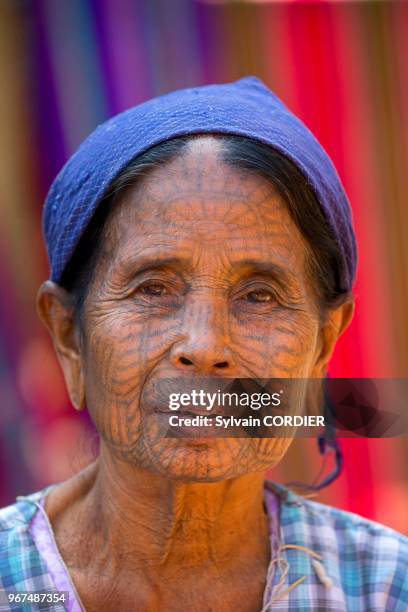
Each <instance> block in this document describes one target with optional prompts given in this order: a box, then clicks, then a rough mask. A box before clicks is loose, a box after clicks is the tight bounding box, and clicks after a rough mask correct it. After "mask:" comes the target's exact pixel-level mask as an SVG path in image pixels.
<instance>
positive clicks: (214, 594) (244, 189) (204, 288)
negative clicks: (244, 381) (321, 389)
mask: <svg viewBox="0 0 408 612" xmlns="http://www.w3.org/2000/svg"><path fill="white" fill-rule="evenodd" d="M44 228H45V238H46V244H47V248H48V253H49V258H50V263H51V280H49V281H47V282H45V283H44V284H43V285H42V287H41V288H40V290H39V295H38V310H39V314H40V317H41V319H42V320H43V322H44V323H45V325H46V326H47V328H48V330H49V332H50V334H51V337H52V340H53V343H54V347H55V350H56V353H57V356H58V359H59V362H60V364H61V367H62V370H63V372H64V376H65V381H66V385H67V389H68V392H69V395H70V398H71V401H72V403H73V405H74V406H75V407H76V408H77V409H78V410H82V409H85V408H86V409H87V410H88V411H89V414H90V416H91V419H92V421H93V423H94V424H95V427H96V429H97V430H98V432H99V436H100V450H99V454H98V457H97V458H96V460H95V461H94V462H93V463H92V464H91V465H89V466H88V467H87V468H86V469H85V470H84V471H82V472H81V473H79V474H78V475H77V476H75V477H74V478H72V479H71V480H68V481H67V482H63V483H61V484H58V485H53V486H51V487H48V488H47V489H46V490H44V491H41V492H39V493H36V494H33V495H30V496H28V497H22V498H19V499H18V501H17V503H16V504H14V505H12V506H10V507H8V508H5V509H4V510H2V511H1V512H0V586H1V588H2V589H3V591H5V592H6V593H5V594H4V600H3V604H5V605H4V607H3V608H2V609H5V610H9V609H16V610H32V609H40V607H41V604H40V603H38V601H39V599H38V598H41V597H42V595H41V594H43V593H45V592H46V591H47V590H51V591H53V594H52V597H53V599H52V597H51V596H48V597H49V599H48V601H50V602H51V603H49V604H48V606H50V608H48V609H52V610H63V609H66V610H70V611H78V610H87V611H101V610H102V611H106V612H109V611H112V612H113V611H115V612H116V611H118V610H120V611H122V610H123V611H133V610H135V611H139V610H143V611H144V610H146V611H159V610H163V611H169V612H172V611H177V612H179V611H187V610H188V611H192V610H194V611H200V612H201V611H203V612H204V611H210V610H211V611H214V612H215V611H216V612H231V611H234V612H238V611H240V612H241V611H242V612H255V611H257V612H259V611H261V610H263V611H265V610H275V609H276V610H278V609H280V610H300V609H303V610H315V611H316V610H322V611H323V610H334V611H336V612H340V611H342V610H353V611H357V610H361V611H362V610H371V611H374V610H400V611H402V610H407V609H408V581H407V572H406V568H407V562H408V546H407V539H406V538H404V537H403V536H402V535H399V534H397V533H396V532H394V531H392V530H391V529H388V528H386V527H383V526H381V525H379V524H376V523H373V522H371V521H368V520H366V519H363V518H361V517H359V516H356V515H352V514H349V513H346V512H343V511H339V510H336V509H333V508H330V507H328V506H324V505H322V504H319V503H316V502H314V501H310V500H309V501H308V500H305V499H304V498H302V497H300V496H298V495H295V494H294V493H293V492H291V491H290V490H289V489H287V488H284V487H282V486H278V485H274V484H271V483H266V482H265V471H266V470H267V469H271V468H273V466H275V465H276V464H277V463H279V461H281V460H282V459H283V458H284V456H285V453H286V451H287V449H288V447H289V445H290V443H291V438H288V437H268V438H260V437H238V438H234V437H230V438H228V437H223V436H207V435H204V434H205V432H204V431H203V430H204V429H206V428H205V427H204V428H203V427H200V426H199V427H197V428H194V427H193V428H192V430H191V432H190V434H189V435H187V434H186V435H179V436H168V435H163V431H164V429H165V428H163V423H166V422H167V423H168V420H169V411H168V409H167V410H166V407H165V406H164V405H163V403H162V401H161V400H160V401H159V399H157V398H158V397H159V395H160V394H159V393H158V391H157V389H159V388H160V384H161V383H162V382H163V381H165V380H169V379H171V380H172V381H177V380H180V381H181V380H182V379H183V380H184V379H186V378H187V379H188V378H190V379H191V380H194V379H195V378H196V377H197V378H199V377H201V378H205V379H210V380H211V379H227V378H234V379H236V378H249V379H272V378H285V379H286V378H294V379H306V378H318V379H324V377H325V375H326V372H327V367H328V363H329V360H330V357H331V355H332V353H333V350H334V347H335V344H336V341H337V339H338V337H339V336H340V334H341V333H342V332H343V331H344V330H345V329H346V328H347V326H348V324H349V323H350V320H351V318H352V314H353V307H354V306H353V298H352V286H353V280H354V275H355V269H356V248H355V240H354V232H353V226H352V220H351V211H350V208H349V205H348V202H347V198H346V196H345V194H344V191H343V188H342V186H341V183H340V181H339V178H338V176H337V174H336V171H335V170H334V168H333V166H332V164H331V162H330V160H329V159H328V157H327V155H326V153H325V152H324V151H323V149H322V148H321V146H320V145H319V144H318V143H317V141H316V140H315V138H314V137H313V136H312V135H311V134H310V132H309V131H308V130H307V129H306V128H305V126H304V125H303V124H302V123H301V122H300V121H299V120H298V119H297V118H295V117H294V116H293V115H292V114H291V113H290V112H289V111H288V109H287V108H285V106H284V105H283V104H282V103H281V102H280V101H279V99H278V98H276V96H275V95H274V94H273V93H272V92H271V91H269V90H268V89H267V88H266V87H265V86H264V85H263V83H262V82H260V81H259V80H258V79H255V78H246V79H242V80H240V81H238V82H236V83H233V84H226V85H221V86H219V85H217V86H207V87H201V88H195V89H189V90H183V91H177V92H174V93H172V94H169V95H166V96H163V97H160V98H157V99H154V100H151V101H149V102H147V103H145V104H142V105H140V106H137V107H135V108H132V109H130V110H129V111H127V112H125V113H123V114H121V115H119V116H117V117H114V118H113V119H111V120H110V121H108V122H107V123H105V124H103V125H102V126H99V127H98V128H97V130H96V131H95V132H94V133H93V134H92V135H91V136H89V138H88V139H87V140H86V141H85V142H84V143H83V144H82V146H81V147H80V148H79V150H78V151H77V152H76V154H75V155H74V156H73V157H72V158H71V159H70V160H69V161H68V163H67V165H66V166H65V167H64V169H63V170H62V172H61V173H60V175H59V176H58V177H57V178H56V180H55V182H54V184H53V186H52V188H51V190H50V193H49V196H48V199H47V202H46V205H45V211H44ZM155 398H156V399H155ZM156 400H157V401H156ZM188 411H189V413H190V416H193V415H194V414H195V413H196V414H199V410H196V412H195V411H194V407H191V406H190V407H189V409H188ZM207 429H208V427H207ZM20 592H25V593H26V601H24V602H23V598H24V594H21V593H20ZM32 592H35V593H36V594H37V595H38V598H37V600H34V599H33V597H31V600H29V599H28V597H29V595H30V593H31V595H32ZM27 593H28V595H27ZM13 601H14V603H13ZM45 601H47V600H45ZM27 602H29V603H27ZM42 605H43V606H44V605H45V603H43V604H42ZM13 606H14V607H13ZM36 606H37V608H36Z"/></svg>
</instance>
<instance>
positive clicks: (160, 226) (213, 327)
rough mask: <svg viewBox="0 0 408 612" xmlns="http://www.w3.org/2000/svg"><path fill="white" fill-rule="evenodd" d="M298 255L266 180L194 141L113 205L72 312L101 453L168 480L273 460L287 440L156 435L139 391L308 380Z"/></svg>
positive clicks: (314, 318)
mask: <svg viewBox="0 0 408 612" xmlns="http://www.w3.org/2000/svg"><path fill="white" fill-rule="evenodd" d="M306 257H307V245H306V243H305V241H304V239H303V238H302V235H301V233H300V231H299V230H298V229H297V227H296V225H295V223H294V222H293V221H292V219H291V217H290V215H289V213H288V210H287V207H286V205H285V203H284V201H283V199H282V198H281V197H280V196H279V195H278V193H277V191H276V190H275V189H274V188H273V186H272V185H271V184H270V182H268V181H266V180H264V179H262V178H260V177H258V176H256V175H255V174H254V173H251V172H248V171H244V170H239V169H236V168H233V167H230V166H228V165H226V164H224V163H223V162H222V161H221V157H220V145H219V144H218V142H217V140H216V139H215V138H211V137H205V138H198V139H195V140H193V141H192V142H191V143H190V144H189V145H188V148H187V150H186V152H185V153H184V154H183V155H182V156H181V157H179V158H178V159H176V160H174V161H171V162H169V163H167V164H166V165H163V166H162V167H159V168H156V169H154V170H153V171H151V172H150V173H149V174H148V175H147V176H145V177H144V178H143V179H142V180H141V181H139V182H138V184H137V185H136V186H134V187H132V188H130V189H129V190H128V191H127V192H126V193H125V194H124V195H123V197H122V199H121V200H120V201H119V202H118V203H117V206H116V207H115V209H114V210H113V212H112V215H111V217H110V219H109V222H108V227H107V228H106V232H105V236H104V249H103V254H102V256H101V258H100V261H99V263H98V267H97V270H96V274H95V279H94V282H93V284H92V287H91V288H90V291H89V294H88V297H87V300H86V304H85V312H84V321H85V341H84V347H83V354H82V356H81V357H82V362H83V370H84V379H85V394H86V403H87V406H88V410H89V411H90V414H91V417H92V419H93V421H94V423H95V424H96V427H97V429H98V431H99V432H100V434H101V437H102V441H103V444H104V445H105V447H106V449H108V450H109V451H110V452H112V453H115V455H117V456H118V457H120V458H122V459H124V460H125V461H126V462H128V463H130V464H133V465H140V466H143V467H146V468H148V469H151V470H154V471H156V472H158V473H161V474H165V475H167V476H168V477H169V478H180V479H186V480H197V481H199V480H202V481H204V480H207V481H211V480H218V479H224V478H231V477H234V476H238V475H240V474H244V473H246V472H250V471H259V470H262V469H264V468H267V467H271V466H273V465H274V464H276V463H277V462H278V461H279V460H280V459H281V458H282V456H283V455H284V453H285V451H286V450H287V448H288V446H289V444H290V440H288V439H282V438H275V439H263V440H261V439H225V438H212V439H208V440H207V441H203V440H198V441H197V440H194V439H180V438H177V439H175V438H163V437H162V436H161V435H159V433H158V432H159V429H160V427H159V424H158V422H157V419H158V418H159V417H158V415H157V414H156V413H155V412H154V410H152V406H151V402H149V401H147V400H145V398H146V397H149V390H151V389H153V388H154V386H155V385H157V383H158V382H160V380H162V379H164V378H169V377H172V378H174V377H176V378H177V377H180V378H181V377H186V376H187V377H189V376H204V377H205V376H206V377H208V376H210V377H211V376H213V377H218V378H223V377H227V378H231V377H240V378H251V377H256V378H275V377H276V378H280V377H282V378H287V377H289V378H292V377H293V378H303V377H307V376H314V375H316V371H315V368H316V355H317V349H318V344H319V313H318V309H317V305H316V297H315V294H314V290H313V283H312V281H311V279H310V277H309V275H308V273H307V268H306Z"/></svg>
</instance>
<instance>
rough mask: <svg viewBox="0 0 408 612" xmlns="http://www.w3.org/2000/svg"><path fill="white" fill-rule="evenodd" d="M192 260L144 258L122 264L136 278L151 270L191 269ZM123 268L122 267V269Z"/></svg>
mask: <svg viewBox="0 0 408 612" xmlns="http://www.w3.org/2000/svg"><path fill="white" fill-rule="evenodd" d="M190 264H191V260H190V259H189V258H188V257H160V256H152V255H149V256H142V257H135V258H131V259H127V260H125V261H124V262H122V266H123V268H125V269H126V271H128V272H131V274H132V275H133V276H134V275H136V274H142V273H143V272H148V271H149V270H157V269H159V268H173V269H175V270H181V269H185V268H186V267H189V265H190ZM122 266H121V267H122Z"/></svg>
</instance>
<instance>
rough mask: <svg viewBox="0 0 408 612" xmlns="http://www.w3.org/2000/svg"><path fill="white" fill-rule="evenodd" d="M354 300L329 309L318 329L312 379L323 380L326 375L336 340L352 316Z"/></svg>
mask: <svg viewBox="0 0 408 612" xmlns="http://www.w3.org/2000/svg"><path fill="white" fill-rule="evenodd" d="M354 306H355V303H354V298H353V297H351V298H350V299H349V300H348V301H347V302H345V303H344V304H341V305H340V306H337V307H336V308H331V309H330V310H329V311H328V312H327V314H326V317H325V319H324V322H323V324H322V326H321V328H320V338H319V344H318V349H317V354H316V360H315V364H314V367H313V372H312V375H311V377H312V378H323V377H324V376H325V375H326V372H327V368H328V365H329V361H330V359H331V357H332V355H333V352H334V348H335V346H336V342H337V340H338V339H339V338H340V336H341V335H342V334H343V333H344V332H345V331H346V329H347V328H348V326H349V325H350V323H351V321H352V319H353V315H354Z"/></svg>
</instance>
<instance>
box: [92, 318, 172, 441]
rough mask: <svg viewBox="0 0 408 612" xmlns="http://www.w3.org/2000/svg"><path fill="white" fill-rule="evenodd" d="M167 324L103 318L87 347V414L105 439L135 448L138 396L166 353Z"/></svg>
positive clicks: (138, 430)
mask: <svg viewBox="0 0 408 612" xmlns="http://www.w3.org/2000/svg"><path fill="white" fill-rule="evenodd" d="M170 331H171V330H170V329H169V323H168V322H166V321H162V322H160V324H158V322H157V320H156V321H152V320H150V321H149V319H148V318H145V319H144V320H140V319H138V318H137V317H132V318H131V317H129V316H127V317H124V316H122V317H121V316H120V313H116V312H115V313H114V316H112V317H108V316H105V317H103V319H101V320H100V321H99V322H97V324H96V325H94V326H93V331H92V334H91V336H90V340H89V342H88V344H87V350H86V360H85V387H86V401H87V407H88V411H89V413H90V416H91V418H92V420H93V422H94V424H95V427H96V428H97V430H98V431H99V433H100V434H101V435H102V437H103V438H105V439H106V440H109V441H111V442H114V443H115V444H120V445H123V446H124V447H125V446H128V445H134V444H135V443H136V441H137V439H138V437H139V436H140V433H141V413H140V396H141V392H142V388H143V385H144V383H145V381H146V379H147V378H148V377H149V376H150V374H151V372H152V371H153V370H154V368H155V366H156V365H157V364H158V363H159V362H160V361H161V359H162V358H163V356H164V355H165V354H166V353H167V351H168V349H169V346H170V342H171V340H170V338H171V334H170V333H169V332H170Z"/></svg>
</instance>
